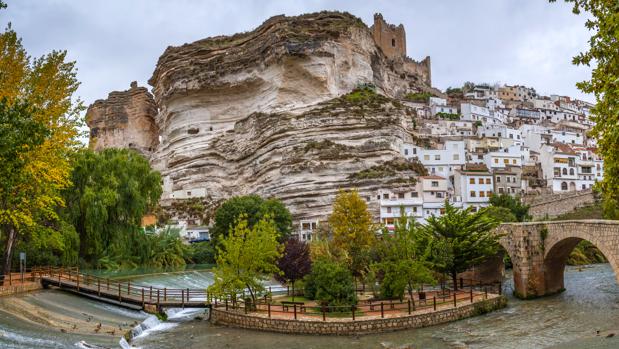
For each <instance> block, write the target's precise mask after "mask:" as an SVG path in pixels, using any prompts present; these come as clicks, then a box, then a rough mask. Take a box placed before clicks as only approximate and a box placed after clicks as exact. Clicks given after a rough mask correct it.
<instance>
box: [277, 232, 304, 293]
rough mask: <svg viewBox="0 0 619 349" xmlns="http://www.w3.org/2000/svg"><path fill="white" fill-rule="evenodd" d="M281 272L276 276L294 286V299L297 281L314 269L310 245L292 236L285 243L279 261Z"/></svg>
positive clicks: (278, 265)
mask: <svg viewBox="0 0 619 349" xmlns="http://www.w3.org/2000/svg"><path fill="white" fill-rule="evenodd" d="M277 267H278V268H279V270H281V274H276V275H275V278H276V279H277V280H278V281H280V282H285V283H287V284H288V285H291V286H292V300H293V301H294V296H295V290H294V286H295V282H296V281H297V280H301V279H302V278H303V277H304V276H305V275H307V274H308V273H309V272H310V271H311V270H312V260H311V258H310V247H309V245H308V244H307V243H306V242H304V241H301V240H299V239H297V238H290V239H288V241H286V244H285V245H284V253H283V254H282V256H281V257H280V258H279V260H278V261H277Z"/></svg>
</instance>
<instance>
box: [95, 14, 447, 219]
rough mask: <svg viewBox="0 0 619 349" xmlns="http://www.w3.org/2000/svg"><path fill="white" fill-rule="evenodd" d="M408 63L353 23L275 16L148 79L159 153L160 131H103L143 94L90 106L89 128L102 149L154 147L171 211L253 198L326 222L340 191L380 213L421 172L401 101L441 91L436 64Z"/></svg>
mask: <svg viewBox="0 0 619 349" xmlns="http://www.w3.org/2000/svg"><path fill="white" fill-rule="evenodd" d="M407 59H408V58H407V57H395V58H394V57H391V58H388V57H386V56H385V55H384V54H383V51H382V49H381V48H380V47H379V46H377V44H376V42H375V40H374V38H373V35H372V32H371V30H370V28H368V27H367V26H366V25H365V24H364V23H363V22H362V21H361V20H360V19H358V18H356V17H354V16H352V15H350V14H347V13H339V12H320V13H314V14H308V15H302V16H298V17H285V16H276V17H273V18H271V19H269V20H267V21H266V22H264V23H263V24H262V25H261V26H259V27H258V28H257V29H255V30H253V31H251V32H247V33H242V34H236V35H233V36H219V37H213V38H207V39H204V40H199V41H196V42H193V43H189V44H185V45H182V46H179V47H168V48H167V49H166V50H165V52H164V53H163V55H162V56H161V57H160V58H159V61H158V63H157V67H156V69H155V71H154V73H153V76H152V77H151V79H150V80H149V83H150V84H151V85H152V86H153V94H154V101H155V103H156V105H157V107H158V108H159V110H158V113H157V114H156V117H155V118H154V120H155V125H153V127H152V128H148V129H149V130H156V131H157V134H158V136H159V137H158V139H159V140H160V142H159V143H158V144H157V143H156V140H157V138H156V137H151V136H152V135H153V133H151V132H142V133H140V135H141V137H134V136H133V135H131V134H130V133H129V131H128V130H127V129H128V128H127V127H124V128H123V127H120V128H119V130H118V131H115V130H113V127H112V124H117V125H122V123H120V122H118V121H114V122H104V120H116V119H119V118H120V119H122V117H121V116H122V115H126V112H125V110H126V108H125V107H122V108H121V107H118V105H123V106H127V105H130V104H131V103H128V102H127V98H129V97H128V95H132V93H133V92H132V91H133V89H132V90H130V91H125V92H122V93H120V94H122V98H124V99H123V102H122V103H118V102H113V101H111V100H112V99H114V100H116V99H120V98H121V95H113V94H111V95H110V98H109V99H108V100H107V101H102V102H96V103H95V105H93V106H91V110H89V113H90V114H92V117H91V119H92V120H91V121H90V122H89V125H92V126H91V127H94V128H93V131H94V132H93V136H95V137H94V143H95V148H97V147H107V146H114V145H115V146H126V144H127V143H128V142H133V144H136V143H135V141H133V140H131V141H130V140H129V139H131V137H133V139H135V138H140V139H141V140H142V141H143V142H142V143H140V144H141V146H142V144H144V146H146V144H148V146H149V147H150V146H154V145H156V150H155V151H154V152H153V153H152V154H150V161H151V164H152V165H153V167H154V168H155V169H157V170H159V171H160V172H161V173H162V176H163V179H164V194H163V197H162V204H163V205H164V206H166V205H169V206H171V204H172V202H174V201H178V200H183V199H188V198H191V199H193V198H201V199H202V200H204V201H208V202H210V203H216V202H219V201H220V200H223V199H226V198H229V197H231V196H235V195H245V194H254V193H255V194H259V195H262V196H265V197H277V198H279V199H281V200H282V201H283V202H284V203H285V204H286V205H287V206H288V207H289V208H290V210H291V212H292V214H293V216H294V218H295V219H296V220H300V219H324V218H325V217H326V215H327V214H328V213H330V212H331V205H332V201H333V198H334V196H335V195H336V194H337V192H338V190H339V189H340V188H357V189H359V190H360V193H361V194H362V195H363V196H365V197H366V198H367V199H369V203H370V206H371V207H374V208H377V207H378V200H376V197H375V195H376V190H378V189H387V188H396V187H397V188H402V190H409V189H410V187H411V186H412V185H413V184H414V182H415V177H416V176H417V175H418V174H420V171H423V168H422V167H420V166H417V165H416V164H413V163H408V162H406V161H405V160H404V158H403V157H402V156H401V155H400V146H401V143H402V142H411V141H413V137H414V136H413V133H411V129H409V126H410V124H412V118H413V117H414V115H413V112H412V111H411V110H409V109H408V108H407V107H406V106H404V105H402V104H401V103H399V102H398V101H397V98H399V97H402V96H403V95H405V94H407V93H409V92H421V91H426V92H432V93H433V94H440V92H439V91H438V90H436V89H433V88H432V87H431V86H429V85H428V83H429V81H430V79H429V73H428V72H429V60H427V63H424V64H423V65H419V64H417V63H415V64H417V65H415V64H413V63H411V62H412V61H408V60H407ZM409 60H410V59H409ZM424 67H427V69H426V68H424ZM420 71H422V72H424V73H423V74H420ZM359 87H362V88H361V89H358V88H359ZM355 89H357V90H355ZM353 90H355V91H354V92H352V93H351V91H353ZM140 91H142V90H140ZM373 91H374V92H373ZM140 93H141V94H140V95H141V96H142V98H145V97H144V96H145V95H146V94H147V92H146V91H142V92H140ZM112 97H114V98H112ZM146 99H148V98H146ZM149 101H150V100H149ZM149 103H150V102H149ZM131 105H132V104H131ZM150 106H152V108H151V107H150ZM123 108H125V109H123ZM153 110H154V105H152V104H149V108H148V112H145V113H144V118H143V120H144V121H145V122H146V121H148V122H150V120H151V118H150V116H152V115H154V114H151V112H152V111H153ZM118 111H119V113H117V112H118ZM123 113H125V114H123ZM147 115H148V116H147ZM128 119H131V118H128ZM97 120H98V121H97ZM148 122H146V124H148ZM127 125H128V124H127ZM108 126H109V128H108ZM117 127H118V126H117ZM140 129H141V130H142V129H144V130H145V129H146V128H140ZM104 131H105V132H104ZM121 133H124V135H125V137H127V135H131V137H128V138H127V139H124V140H120V139H118V138H117V136H118V137H119V136H120V134H121ZM370 199H371V200H370ZM375 212H378V210H375Z"/></svg>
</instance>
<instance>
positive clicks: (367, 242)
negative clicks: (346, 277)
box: [329, 190, 376, 276]
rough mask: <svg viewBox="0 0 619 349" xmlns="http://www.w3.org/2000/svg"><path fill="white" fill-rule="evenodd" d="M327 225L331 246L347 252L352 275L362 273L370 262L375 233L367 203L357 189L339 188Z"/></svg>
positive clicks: (360, 274)
mask: <svg viewBox="0 0 619 349" xmlns="http://www.w3.org/2000/svg"><path fill="white" fill-rule="evenodd" d="M329 226H330V227H331V232H332V235H333V239H332V241H333V244H334V246H335V247H337V248H340V249H342V250H343V251H345V252H346V253H347V254H348V257H349V267H350V270H351V271H352V272H353V275H355V276H362V275H363V274H364V273H365V272H366V269H367V267H368V266H369V262H370V258H369V257H370V251H371V248H372V247H373V246H374V243H375V241H376V233H375V227H374V225H373V224H372V215H371V214H370V212H369V211H368V206H367V203H366V202H365V200H363V199H362V198H361V196H359V193H358V192H357V191H356V190H351V191H344V190H340V192H339V193H338V195H337V196H336V198H335V202H334V203H333V213H331V215H330V216H329Z"/></svg>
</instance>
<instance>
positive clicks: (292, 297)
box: [292, 280, 294, 302]
mask: <svg viewBox="0 0 619 349" xmlns="http://www.w3.org/2000/svg"><path fill="white" fill-rule="evenodd" d="M292 301H293V302H294V280H292Z"/></svg>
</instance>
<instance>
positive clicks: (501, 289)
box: [499, 280, 503, 296]
mask: <svg viewBox="0 0 619 349" xmlns="http://www.w3.org/2000/svg"><path fill="white" fill-rule="evenodd" d="M502 294H503V282H502V281H501V280H499V296H500V295H502Z"/></svg>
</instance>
